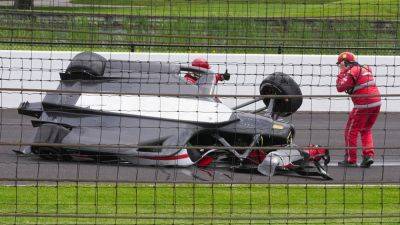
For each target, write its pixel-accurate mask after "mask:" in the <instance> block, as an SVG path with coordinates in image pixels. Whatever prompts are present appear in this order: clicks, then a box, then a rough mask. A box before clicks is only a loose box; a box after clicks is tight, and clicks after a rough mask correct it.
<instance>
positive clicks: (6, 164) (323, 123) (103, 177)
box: [0, 109, 400, 185]
mask: <svg viewBox="0 0 400 225" xmlns="http://www.w3.org/2000/svg"><path fill="white" fill-rule="evenodd" d="M0 118H1V121H0V125H1V133H0V141H1V142H7V143H9V142H15V143H18V142H21V141H22V142H31V141H32V137H33V135H34V133H35V130H34V128H32V126H31V124H30V119H31V117H28V116H20V115H18V114H17V111H16V110H15V109H2V110H1V111H0ZM288 119H289V120H290V121H291V122H292V123H293V124H294V125H295V127H296V138H295V143H296V144H298V145H300V146H305V145H309V144H319V145H322V146H343V145H344V140H343V127H344V125H345V122H346V120H347V113H334V112H332V113H327V112H324V113H319V112H318V113H316V112H298V113H296V114H295V115H293V116H291V117H290V118H288ZM373 130H374V139H375V146H376V147H377V150H376V157H375V161H376V162H375V164H374V165H373V166H372V167H371V168H368V169H364V168H343V167H338V166H337V162H338V161H340V160H342V159H343V150H339V149H337V150H331V151H330V152H331V156H332V160H331V163H330V164H329V165H328V173H329V174H330V176H331V177H333V180H332V181H324V180H322V179H320V178H310V177H299V176H297V175H295V174H286V175H276V176H273V177H267V176H262V175H260V174H258V173H256V172H254V171H253V172H243V171H240V172H238V171H232V170H230V169H226V168H218V169H215V168H209V169H199V168H196V167H189V168H172V167H169V168H165V167H164V168H162V167H154V166H135V165H118V164H99V163H93V162H77V161H75V162H57V161H48V160H43V159H40V158H38V157H36V156H28V157H27V156H20V155H16V154H14V152H13V151H12V150H13V149H19V148H20V146H18V145H15V146H5V145H1V146H0V183H2V184H12V185H15V184H18V185H19V184H22V185H23V184H31V183H35V180H39V181H43V182H49V183H52V182H53V181H55V180H61V181H71V182H78V181H79V182H89V181H99V182H113V183H115V182H128V183H147V182H148V183H193V182H196V183H227V184H233V183H244V184H253V183H283V184H285V183H303V184H325V183H328V184H347V183H356V184H359V183H370V184H380V183H385V184H399V183H400V150H399V147H400V135H399V131H400V113H381V114H380V116H379V118H378V121H377V123H376V124H375V126H374V128H373ZM359 151H360V150H359ZM359 161H361V159H359ZM16 180H19V181H18V182H17V181H16Z"/></svg>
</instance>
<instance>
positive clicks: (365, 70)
mask: <svg viewBox="0 0 400 225" xmlns="http://www.w3.org/2000/svg"><path fill="white" fill-rule="evenodd" d="M337 65H338V66H339V67H340V72H339V74H338V76H337V80H336V88H337V91H338V92H346V93H348V94H350V95H352V97H351V100H352V102H353V104H354V107H353V110H352V111H351V112H350V115H349V118H348V121H347V124H346V129H345V133H344V138H345V142H346V148H347V149H346V154H345V159H344V160H343V161H341V162H339V163H338V164H339V166H345V167H356V166H357V137H358V134H360V135H361V142H362V156H363V160H362V162H361V164H360V166H361V167H364V168H368V167H370V166H371V165H372V164H373V163H374V160H373V157H374V155H375V151H374V142H373V137H372V126H373V125H374V123H375V121H376V120H377V118H378V114H379V111H380V107H381V97H380V93H379V90H378V88H377V86H376V83H375V80H374V77H373V75H372V71H371V68H370V67H369V66H363V65H360V64H358V62H357V60H356V56H355V55H354V54H353V53H351V52H343V53H341V54H339V56H338V59H337ZM357 95H363V96H357Z"/></svg>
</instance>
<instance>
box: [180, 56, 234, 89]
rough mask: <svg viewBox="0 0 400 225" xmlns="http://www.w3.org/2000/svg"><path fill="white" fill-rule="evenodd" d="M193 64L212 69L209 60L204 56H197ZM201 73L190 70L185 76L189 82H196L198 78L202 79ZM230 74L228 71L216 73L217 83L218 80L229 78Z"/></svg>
mask: <svg viewBox="0 0 400 225" xmlns="http://www.w3.org/2000/svg"><path fill="white" fill-rule="evenodd" d="M192 66H194V67H199V68H202V69H207V70H209V69H211V66H210V64H209V63H208V61H207V60H205V59H203V58H196V59H194V60H193V61H192ZM200 77H201V75H200V74H197V73H195V72H189V73H186V74H185V76H184V78H185V80H186V81H187V82H188V83H189V84H195V83H196V82H197V80H198V79H200ZM229 77H230V74H229V73H228V72H225V73H224V74H220V73H216V74H215V80H214V82H215V83H218V81H223V80H229Z"/></svg>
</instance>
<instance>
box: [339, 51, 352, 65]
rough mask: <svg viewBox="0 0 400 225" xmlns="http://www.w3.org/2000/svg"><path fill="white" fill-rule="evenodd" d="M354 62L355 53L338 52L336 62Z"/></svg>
mask: <svg viewBox="0 0 400 225" xmlns="http://www.w3.org/2000/svg"><path fill="white" fill-rule="evenodd" d="M343 61H344V62H356V61H357V60H356V55H354V54H353V53H351V52H342V53H340V54H339V56H338V59H337V62H336V64H340V63H342V62H343Z"/></svg>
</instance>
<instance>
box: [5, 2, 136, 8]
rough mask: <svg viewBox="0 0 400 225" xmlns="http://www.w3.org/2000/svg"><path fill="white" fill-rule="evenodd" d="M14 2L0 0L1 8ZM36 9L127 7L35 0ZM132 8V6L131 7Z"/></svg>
mask: <svg viewBox="0 0 400 225" xmlns="http://www.w3.org/2000/svg"><path fill="white" fill-rule="evenodd" d="M13 5H14V1H13V0H0V6H13ZM33 5H34V7H44V6H51V7H95V8H99V7H108V8H124V7H126V6H122V5H91V4H74V3H71V0H34V2H33ZM129 7H131V6H129Z"/></svg>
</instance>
